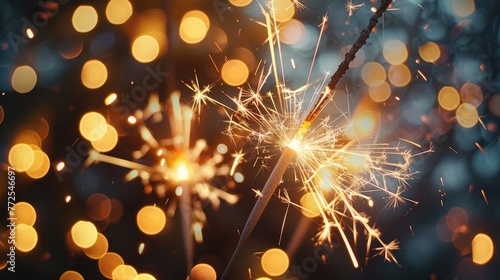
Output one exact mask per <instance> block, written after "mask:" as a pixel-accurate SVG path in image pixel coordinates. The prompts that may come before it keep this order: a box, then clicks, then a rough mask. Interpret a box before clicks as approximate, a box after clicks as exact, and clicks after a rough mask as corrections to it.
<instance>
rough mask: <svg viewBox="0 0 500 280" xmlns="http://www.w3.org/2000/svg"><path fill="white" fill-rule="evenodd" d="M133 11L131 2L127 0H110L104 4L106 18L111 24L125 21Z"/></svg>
mask: <svg viewBox="0 0 500 280" xmlns="http://www.w3.org/2000/svg"><path fill="white" fill-rule="evenodd" d="M133 12H134V9H133V7H132V3H130V1H128V0H111V1H109V2H108V5H106V18H107V19H108V21H109V22H110V23H111V24H115V25H119V24H123V23H125V22H126V21H127V20H128V19H129V18H130V17H131V16H132V13H133Z"/></svg>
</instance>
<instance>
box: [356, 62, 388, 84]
mask: <svg viewBox="0 0 500 280" xmlns="http://www.w3.org/2000/svg"><path fill="white" fill-rule="evenodd" d="M361 77H362V78H363V81H364V82H365V83H366V84H367V85H369V86H372V87H374V86H379V85H381V84H382V83H383V82H384V81H385V78H386V73H385V69H384V66H382V64H380V63H378V62H368V63H366V64H365V65H364V66H363V69H362V70H361Z"/></svg>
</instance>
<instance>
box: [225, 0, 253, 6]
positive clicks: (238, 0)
mask: <svg viewBox="0 0 500 280" xmlns="http://www.w3.org/2000/svg"><path fill="white" fill-rule="evenodd" d="M229 3H231V4H233V5H234V6H236V7H245V6H248V4H250V3H252V0H229Z"/></svg>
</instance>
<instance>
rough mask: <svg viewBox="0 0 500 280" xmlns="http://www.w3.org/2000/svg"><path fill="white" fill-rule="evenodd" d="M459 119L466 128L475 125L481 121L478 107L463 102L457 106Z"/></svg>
mask: <svg viewBox="0 0 500 280" xmlns="http://www.w3.org/2000/svg"><path fill="white" fill-rule="evenodd" d="M457 121H458V123H459V124H460V125H461V126H463V127H465V128H471V127H473V126H475V125H476V123H477V122H478V121H479V115H478V112H477V109H476V107H474V106H472V105H470V104H469V103H462V104H461V105H460V106H458V108H457Z"/></svg>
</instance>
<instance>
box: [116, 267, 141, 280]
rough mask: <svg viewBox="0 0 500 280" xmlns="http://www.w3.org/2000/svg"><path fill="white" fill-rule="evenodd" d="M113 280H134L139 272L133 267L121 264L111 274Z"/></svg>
mask: <svg viewBox="0 0 500 280" xmlns="http://www.w3.org/2000/svg"><path fill="white" fill-rule="evenodd" d="M111 276H112V278H113V280H133V279H134V277H135V276H137V270H135V268H134V267H133V266H130V265H125V264H120V265H118V266H117V267H116V268H115V269H113V272H112V273H111Z"/></svg>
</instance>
